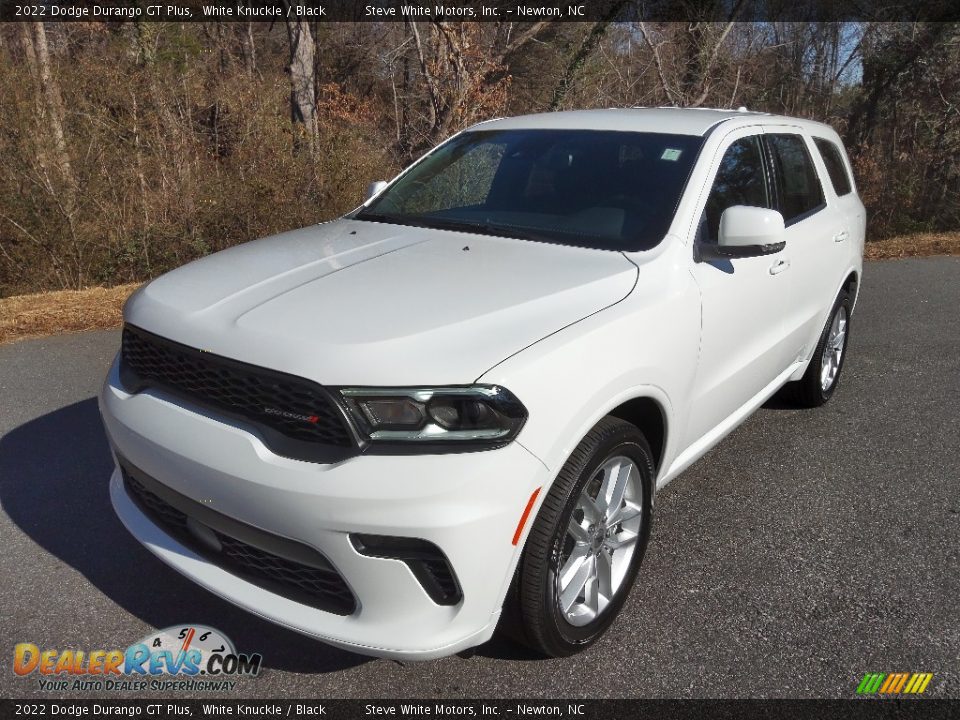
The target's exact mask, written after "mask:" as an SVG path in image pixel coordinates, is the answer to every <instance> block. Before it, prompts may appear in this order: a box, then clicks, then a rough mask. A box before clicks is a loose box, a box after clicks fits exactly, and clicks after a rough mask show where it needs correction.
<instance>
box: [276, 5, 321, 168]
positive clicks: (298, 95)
mask: <svg viewBox="0 0 960 720" xmlns="http://www.w3.org/2000/svg"><path fill="white" fill-rule="evenodd" d="M297 4H298V2H297V1H296V0H292V1H290V2H285V3H284V5H285V6H288V5H293V6H296V5H297ZM287 39H288V44H289V48H290V61H289V63H288V65H287V74H288V75H289V76H290V121H291V122H292V123H293V127H294V133H295V136H294V147H295V148H297V149H301V148H306V149H307V151H308V152H309V153H310V154H311V155H313V154H314V152H316V145H317V80H316V75H315V72H314V44H313V34H312V33H311V32H310V23H309V22H307V20H305V19H303V16H295V17H293V18H290V17H288V18H287Z"/></svg>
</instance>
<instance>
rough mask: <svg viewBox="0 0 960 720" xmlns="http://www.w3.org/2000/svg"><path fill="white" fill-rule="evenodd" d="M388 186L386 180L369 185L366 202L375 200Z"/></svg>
mask: <svg viewBox="0 0 960 720" xmlns="http://www.w3.org/2000/svg"><path fill="white" fill-rule="evenodd" d="M386 186H387V181H386V180H376V181H374V182H372V183H370V184H369V185H367V197H365V198H364V199H363V201H364V202H369V201H370V200H373V198H375V197H376V196H377V195H379V194H380V193H381V192H383V189H384V188H385V187H386Z"/></svg>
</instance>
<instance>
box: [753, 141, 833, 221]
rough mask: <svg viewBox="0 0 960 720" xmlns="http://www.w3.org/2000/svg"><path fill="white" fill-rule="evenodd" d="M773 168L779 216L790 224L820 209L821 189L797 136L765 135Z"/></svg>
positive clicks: (803, 146)
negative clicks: (778, 198) (775, 178)
mask: <svg viewBox="0 0 960 720" xmlns="http://www.w3.org/2000/svg"><path fill="white" fill-rule="evenodd" d="M766 138H767V142H768V143H769V146H770V154H771V155H772V157H773V163H774V167H775V168H776V176H777V189H778V191H779V195H780V208H779V209H780V212H781V214H782V215H783V220H784V222H785V223H787V224H790V223H791V222H796V221H797V220H800V219H802V218H803V216H805V215H808V214H810V213H812V212H814V211H815V210H817V209H818V208H819V207H820V206H822V205H823V187H822V186H821V185H820V178H819V177H818V176H817V171H816V168H814V166H813V159H812V158H811V157H810V153H809V152H808V151H807V144H806V143H805V142H804V141H803V138H802V137H801V136H800V135H767V136H766Z"/></svg>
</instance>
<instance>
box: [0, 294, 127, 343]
mask: <svg viewBox="0 0 960 720" xmlns="http://www.w3.org/2000/svg"><path fill="white" fill-rule="evenodd" d="M138 287H139V285H138V284H136V283H134V284H132V285H119V286H117V287H112V288H102V287H95V288H89V289H87V290H59V291H56V292H46V293H38V294H36V295H14V296H13V297H8V298H0V344H3V343H7V342H12V341H14V340H22V339H24V338H29V337H38V336H41V335H55V334H59V333H67V332H81V331H83V330H105V329H110V328H116V327H119V326H120V310H121V308H122V307H123V303H124V301H126V299H127V298H128V297H129V296H130V293H132V292H133V291H134V290H136V289H137V288H138Z"/></svg>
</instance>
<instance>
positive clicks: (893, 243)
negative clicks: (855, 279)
mask: <svg viewBox="0 0 960 720" xmlns="http://www.w3.org/2000/svg"><path fill="white" fill-rule="evenodd" d="M931 255H960V232H945V233H920V234H917V235H900V236H899V237H893V238H887V239H886V240H878V241H876V242H869V243H867V246H866V248H865V250H864V254H863V256H864V257H865V258H866V259H867V260H891V259H893V258H904V257H929V256H931Z"/></svg>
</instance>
